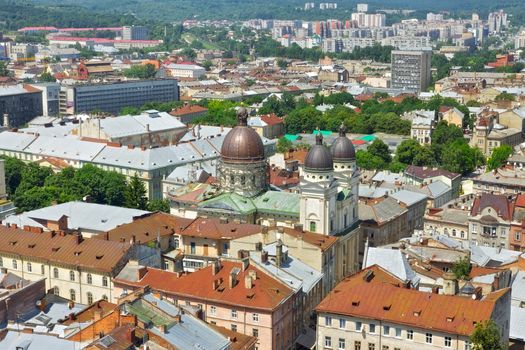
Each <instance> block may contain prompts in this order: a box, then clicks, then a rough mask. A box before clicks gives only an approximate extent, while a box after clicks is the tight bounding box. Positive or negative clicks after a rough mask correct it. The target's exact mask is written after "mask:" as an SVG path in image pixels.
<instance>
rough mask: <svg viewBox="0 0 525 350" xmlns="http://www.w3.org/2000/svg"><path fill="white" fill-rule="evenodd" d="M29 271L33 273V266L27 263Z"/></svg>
mask: <svg viewBox="0 0 525 350" xmlns="http://www.w3.org/2000/svg"><path fill="white" fill-rule="evenodd" d="M27 271H28V272H33V266H32V265H31V263H30V262H28V263H27Z"/></svg>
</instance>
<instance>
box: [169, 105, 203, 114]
mask: <svg viewBox="0 0 525 350" xmlns="http://www.w3.org/2000/svg"><path fill="white" fill-rule="evenodd" d="M207 111H208V109H207V108H204V107H201V106H199V105H190V104H187V105H184V106H182V107H179V108H177V109H174V110H172V111H171V112H170V114H171V115H172V116H174V117H178V116H181V115H186V114H193V113H203V112H207Z"/></svg>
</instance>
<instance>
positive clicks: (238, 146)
mask: <svg viewBox="0 0 525 350" xmlns="http://www.w3.org/2000/svg"><path fill="white" fill-rule="evenodd" d="M247 114H248V113H247V112H246V109H245V108H242V109H239V111H238V112H237V116H238V118H239V125H237V126H236V127H234V128H233V129H232V130H230V132H229V133H228V134H227V135H226V137H225V138H224V141H223V143H222V147H221V158H222V160H223V161H225V162H229V163H250V162H254V161H261V160H264V145H263V143H262V140H261V137H260V136H259V134H257V132H256V131H255V130H253V129H252V128H250V127H249V126H247V124H246V121H247V117H248V116H247Z"/></svg>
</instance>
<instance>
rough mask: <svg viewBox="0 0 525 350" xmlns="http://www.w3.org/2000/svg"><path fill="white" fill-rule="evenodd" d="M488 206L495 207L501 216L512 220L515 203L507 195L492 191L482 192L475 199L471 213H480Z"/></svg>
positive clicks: (472, 214) (473, 214)
mask: <svg viewBox="0 0 525 350" xmlns="http://www.w3.org/2000/svg"><path fill="white" fill-rule="evenodd" d="M487 207H490V208H493V209H494V210H495V211H496V213H497V215H498V216H501V217H502V218H503V219H504V220H507V221H508V220H512V213H513V212H514V203H512V201H510V200H509V199H508V198H507V196H505V195H500V194H492V193H481V194H480V196H479V197H476V198H475V199H474V203H473V204H472V210H471V211H470V215H471V216H476V215H479V214H480V213H481V212H482V211H483V209H485V208H487Z"/></svg>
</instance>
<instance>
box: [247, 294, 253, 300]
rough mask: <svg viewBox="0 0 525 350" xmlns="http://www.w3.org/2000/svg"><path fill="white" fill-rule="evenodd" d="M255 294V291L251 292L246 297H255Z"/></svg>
mask: <svg viewBox="0 0 525 350" xmlns="http://www.w3.org/2000/svg"><path fill="white" fill-rule="evenodd" d="M254 296H255V293H250V294H248V295H246V298H248V299H253V297H254Z"/></svg>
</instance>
